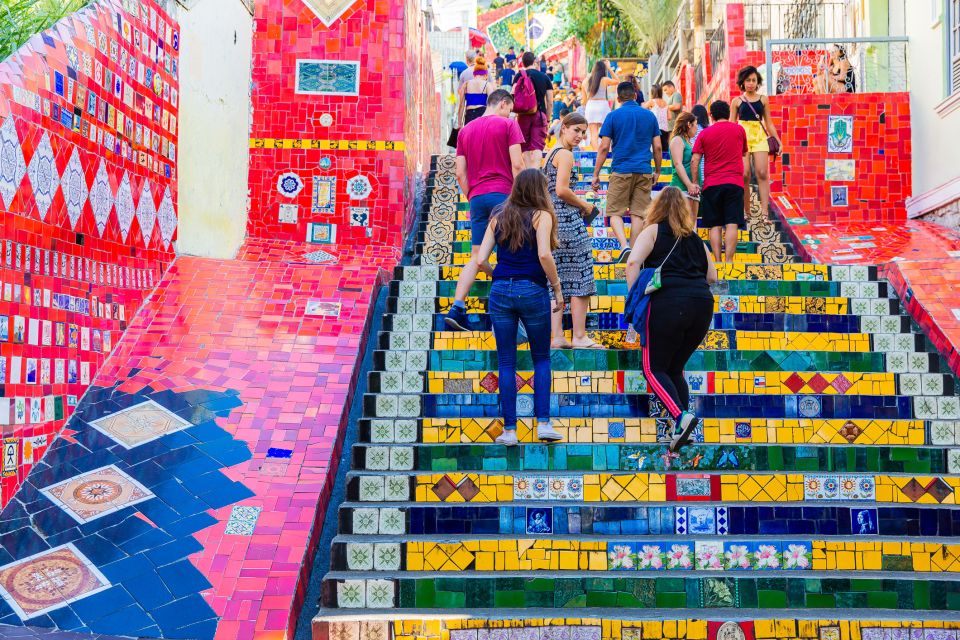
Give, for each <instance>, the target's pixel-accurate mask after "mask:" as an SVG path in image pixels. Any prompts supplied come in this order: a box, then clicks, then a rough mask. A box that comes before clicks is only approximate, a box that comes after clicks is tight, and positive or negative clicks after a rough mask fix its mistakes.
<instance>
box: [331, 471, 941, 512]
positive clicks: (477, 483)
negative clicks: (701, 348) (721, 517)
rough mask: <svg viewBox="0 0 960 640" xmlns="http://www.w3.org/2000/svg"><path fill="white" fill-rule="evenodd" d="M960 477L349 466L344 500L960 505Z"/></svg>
mask: <svg viewBox="0 0 960 640" xmlns="http://www.w3.org/2000/svg"><path fill="white" fill-rule="evenodd" d="M958 487H960V478H957V477H955V475H953V474H943V475H941V476H912V475H908V474H905V475H871V474H861V473H848V474H840V475H837V474H817V473H813V474H799V473H775V472H763V473H755V474H754V475H750V474H749V473H737V472H714V473H680V472H674V471H670V472H665V473H644V472H637V473H630V472H604V473H574V472H554V473H552V474H550V475H545V474H543V473H536V474H506V473H500V474H496V473H453V472H451V473H442V474H416V473H412V472H371V471H363V472H360V471H351V472H350V473H349V475H348V476H347V498H348V499H349V500H355V501H360V502H406V501H413V502H418V503H427V502H444V503H464V502H475V503H500V502H504V503H510V502H527V501H534V502H560V503H571V502H573V503H576V502H595V503H601V502H630V501H636V502H652V503H662V502H675V501H680V502H728V503H729V502H808V501H813V502H820V501H843V502H849V501H852V502H861V503H863V504H883V503H916V504H932V505H937V504H957V496H956V491H957V488H958Z"/></svg>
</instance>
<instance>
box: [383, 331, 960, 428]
mask: <svg viewBox="0 0 960 640" xmlns="http://www.w3.org/2000/svg"><path fill="white" fill-rule="evenodd" d="M593 335H595V336H597V337H598V338H601V339H602V338H603V337H604V334H603V333H602V332H597V333H594V334H593ZM619 346H620V347H621V348H619V349H563V350H561V349H555V350H553V351H552V352H551V356H550V358H551V361H552V363H553V370H554V371H598V370H606V371H614V372H620V371H623V372H624V380H626V372H627V371H631V372H638V371H642V369H643V366H642V364H643V363H642V357H643V356H642V352H641V350H640V349H638V348H637V347H636V346H634V345H633V343H631V344H630V345H626V344H623V345H619ZM628 347H629V348H628ZM421 353H422V352H418V351H416V350H408V351H396V350H390V351H377V352H376V353H374V361H375V362H376V365H377V367H376V368H378V369H381V370H385V371H393V372H396V371H407V372H408V373H411V374H415V372H417V371H426V370H431V371H438V372H439V371H451V372H453V371H490V372H495V371H496V370H497V354H496V352H495V351H458V350H453V349H449V350H444V351H430V352H429V354H428V355H426V356H421V355H420V354H421ZM941 363H942V361H941V360H940V358H939V357H938V356H937V354H935V353H926V352H909V351H890V352H887V353H878V352H876V351H862V352H856V351H852V352H842V351H785V350H766V349H764V350H742V349H720V350H711V351H707V350H698V351H695V352H694V353H693V355H692V356H691V357H690V361H689V367H690V371H691V372H708V373H716V372H720V371H728V372H734V371H756V372H764V371H794V372H807V373H813V372H821V371H834V372H836V371H850V372H858V373H867V372H870V373H879V372H884V371H889V372H895V373H912V374H918V375H920V374H926V373H936V372H939V371H942V370H944V369H946V367H945V365H942V364H941ZM404 366H409V367H410V369H409V370H406V369H404V368H403V367H404ZM517 368H518V370H520V371H532V370H533V361H532V360H531V358H530V351H529V349H523V350H520V351H518V352H517ZM824 375H830V374H824ZM633 377H634V378H635V375H634V376H633ZM834 379H836V378H834ZM618 380H619V375H618ZM921 380H922V378H921ZM811 417H812V416H811Z"/></svg>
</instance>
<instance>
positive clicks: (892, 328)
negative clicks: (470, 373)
mask: <svg viewBox="0 0 960 640" xmlns="http://www.w3.org/2000/svg"><path fill="white" fill-rule="evenodd" d="M470 322H471V326H472V327H473V329H474V330H476V331H490V330H491V328H492V326H493V325H492V324H491V322H490V316H489V315H488V314H472V317H471V318H470ZM571 322H572V321H571V319H570V316H569V315H565V316H564V328H565V329H566V330H568V331H569V330H570V327H571ZM911 322H912V321H911V319H910V317H909V316H905V315H901V316H892V315H887V316H855V315H832V316H828V315H818V314H812V313H810V314H806V313H804V314H790V313H724V312H721V313H717V314H714V317H713V322H712V323H711V325H710V328H711V329H714V330H724V329H727V330H730V329H732V330H735V331H795V332H808V331H809V332H816V333H871V334H873V333H884V334H899V333H912V332H913V331H912V324H911ZM586 327H587V330H588V331H598V330H603V329H607V330H609V329H622V330H626V329H627V322H626V320H625V319H624V317H623V315H621V314H618V313H610V312H604V313H588V314H587V320H586ZM384 330H385V331H393V332H423V331H445V330H447V326H446V323H445V322H444V314H442V313H435V314H433V318H432V322H431V319H430V317H429V314H392V315H389V316H386V317H385V318H384ZM921 335H922V334H921ZM923 337H924V340H926V336H923ZM923 344H924V345H925V344H926V342H924V343H923Z"/></svg>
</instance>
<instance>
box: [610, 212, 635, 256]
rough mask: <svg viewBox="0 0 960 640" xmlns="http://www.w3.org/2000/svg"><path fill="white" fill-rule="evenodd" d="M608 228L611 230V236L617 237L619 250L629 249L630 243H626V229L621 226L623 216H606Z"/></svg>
mask: <svg viewBox="0 0 960 640" xmlns="http://www.w3.org/2000/svg"><path fill="white" fill-rule="evenodd" d="M608 218H609V220H610V228H611V229H613V235H615V236H617V240H618V241H619V242H620V249H629V248H630V243H629V242H627V229H626V227H625V226H624V224H623V216H613V215H611V216H608Z"/></svg>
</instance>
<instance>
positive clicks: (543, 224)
mask: <svg viewBox="0 0 960 640" xmlns="http://www.w3.org/2000/svg"><path fill="white" fill-rule="evenodd" d="M533 228H534V229H536V231H537V257H538V258H540V266H541V267H543V272H544V273H545V274H547V281H548V282H549V283H550V287H551V288H552V289H553V300H554V306H553V310H554V311H563V307H564V306H565V303H564V300H563V289H561V288H560V275H559V274H558V273H557V263H556V262H554V261H553V251H552V250H551V249H550V234H551V232H552V230H553V218H552V217H550V214H546V215H545V212H543V211H538V212H537V213H536V215H535V216H534V217H533Z"/></svg>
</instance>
